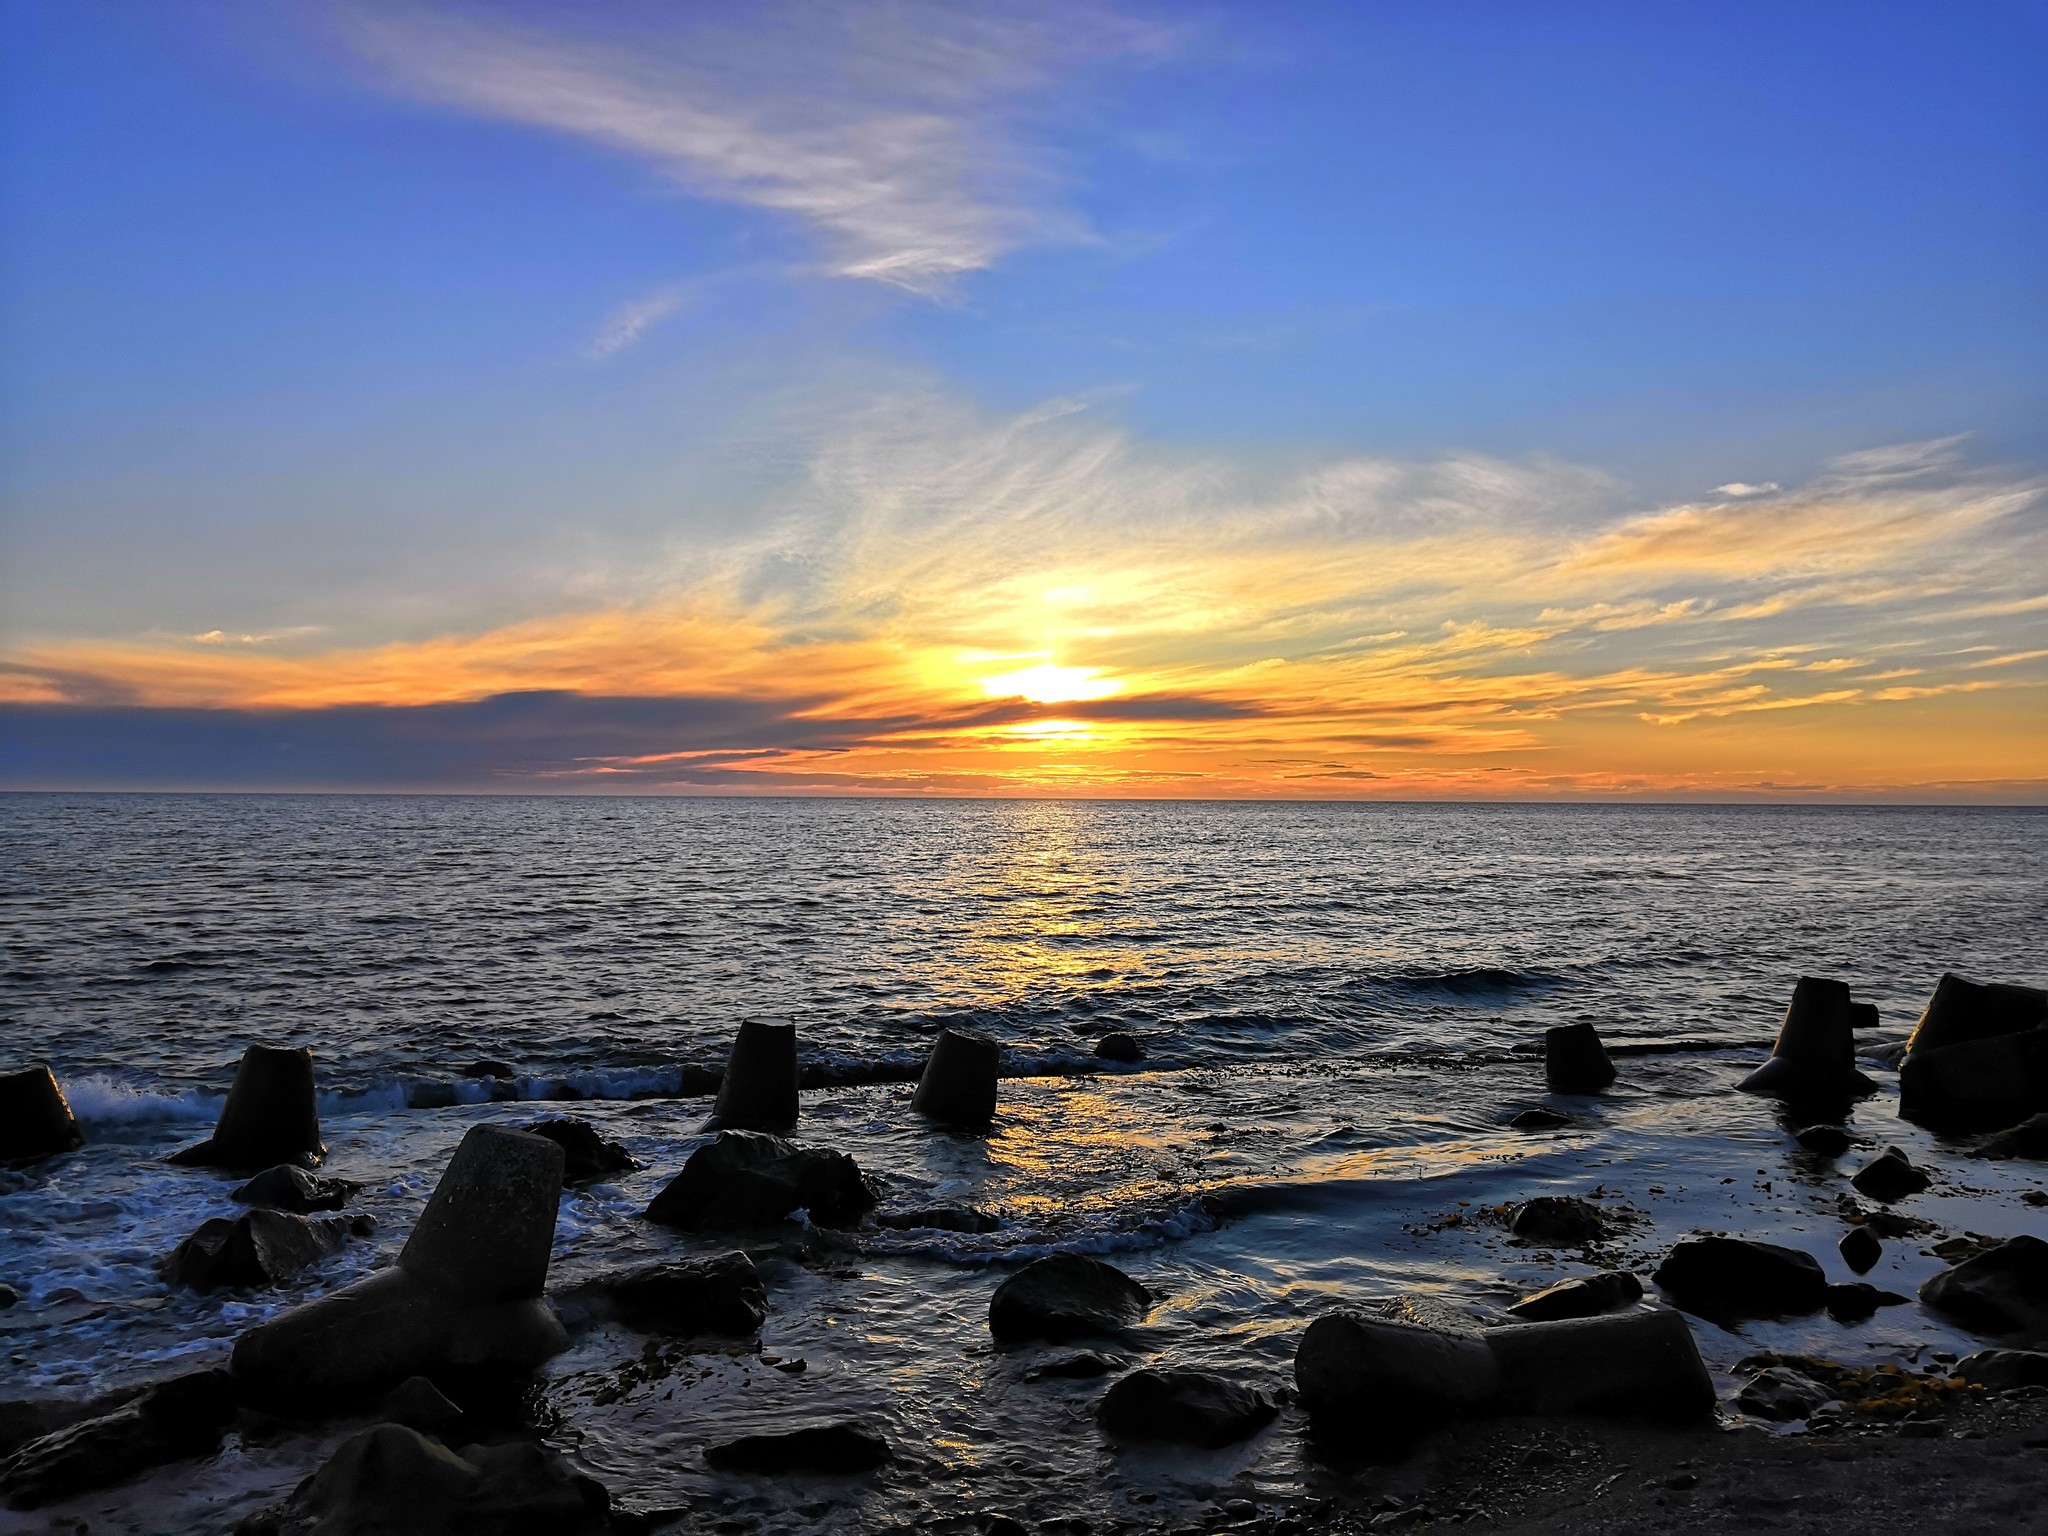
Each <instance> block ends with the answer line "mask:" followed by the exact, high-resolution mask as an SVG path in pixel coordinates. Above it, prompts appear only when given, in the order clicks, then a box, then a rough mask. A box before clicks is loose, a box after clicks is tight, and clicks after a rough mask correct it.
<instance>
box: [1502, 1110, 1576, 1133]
mask: <svg viewBox="0 0 2048 1536" xmlns="http://www.w3.org/2000/svg"><path fill="white" fill-rule="evenodd" d="M1571 1123H1572V1117H1571V1116H1570V1115H1566V1114H1560V1113H1559V1112H1558V1111H1556V1110H1554V1109H1525V1110H1523V1111H1522V1112H1521V1113H1520V1114H1518V1115H1516V1116H1515V1117H1514V1118H1513V1119H1511V1120H1509V1121H1508V1124H1509V1125H1510V1126H1512V1127H1513V1128H1514V1129H1516V1130H1518V1131H1554V1130H1556V1129H1558V1127H1560V1126H1565V1125H1570V1124H1571Z"/></svg>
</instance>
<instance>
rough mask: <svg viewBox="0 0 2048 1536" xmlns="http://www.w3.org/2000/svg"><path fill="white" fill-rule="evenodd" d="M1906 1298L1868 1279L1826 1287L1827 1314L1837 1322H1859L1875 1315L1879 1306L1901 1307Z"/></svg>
mask: <svg viewBox="0 0 2048 1536" xmlns="http://www.w3.org/2000/svg"><path fill="white" fill-rule="evenodd" d="M1907 1299H1908V1298H1906V1297H1904V1296H1901V1295H1900V1294H1899V1293H1898V1292H1897V1291H1881V1290H1879V1289H1878V1288H1877V1287H1876V1286H1874V1285H1871V1284H1870V1283H1869V1282H1868V1281H1864V1280H1856V1281H1852V1282H1850V1283H1849V1284H1847V1285H1831V1286H1829V1287H1828V1301H1827V1308H1828V1316H1829V1317H1832V1318H1833V1319H1834V1320H1835V1321H1836V1322H1838V1323H1860V1322H1862V1321H1863V1320H1864V1319H1865V1318H1869V1317H1875V1316H1876V1315H1877V1309H1878V1308H1879V1307H1901V1306H1904V1305H1905V1304H1906V1301H1907Z"/></svg>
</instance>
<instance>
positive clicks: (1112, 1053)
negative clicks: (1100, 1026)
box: [1094, 1030, 1145, 1065]
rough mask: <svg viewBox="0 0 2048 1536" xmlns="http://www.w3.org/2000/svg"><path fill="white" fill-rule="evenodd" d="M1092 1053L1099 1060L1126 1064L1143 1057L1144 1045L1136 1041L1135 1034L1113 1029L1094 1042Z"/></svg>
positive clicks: (1140, 1059) (1141, 1059)
mask: <svg viewBox="0 0 2048 1536" xmlns="http://www.w3.org/2000/svg"><path fill="white" fill-rule="evenodd" d="M1094 1054H1095V1056H1096V1059H1097V1060H1100V1061H1116V1062H1122V1063H1124V1064H1126V1065H1128V1064H1129V1063H1131V1062H1134V1061H1143V1060H1144V1059H1145V1047H1144V1046H1142V1045H1140V1044H1139V1043H1138V1040H1137V1037H1136V1036H1135V1035H1127V1034H1124V1033H1123V1032H1122V1031H1121V1030H1113V1031H1111V1032H1110V1033H1109V1034H1106V1035H1104V1036H1103V1037H1102V1038H1101V1039H1100V1040H1098V1041H1096V1042H1095V1052H1094Z"/></svg>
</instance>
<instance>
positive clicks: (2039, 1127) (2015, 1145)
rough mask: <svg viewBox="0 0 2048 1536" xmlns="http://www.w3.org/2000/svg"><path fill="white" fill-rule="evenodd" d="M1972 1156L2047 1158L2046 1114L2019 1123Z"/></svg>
mask: <svg viewBox="0 0 2048 1536" xmlns="http://www.w3.org/2000/svg"><path fill="white" fill-rule="evenodd" d="M1972 1155H1973V1156H1976V1157H1992V1158H2000V1159H2004V1158H2014V1157H2025V1158H2034V1159H2042V1158H2048V1113H2044V1114H2039V1115H2035V1116H2033V1117H2031V1118H2030V1119H2027V1120H2023V1121H2021V1122H2020V1123H2019V1124H2018V1125H2015V1126H2013V1127H2011V1128H2010V1129H2008V1130H2003V1131H2000V1132H1999V1133H1998V1134H1997V1135H1996V1136H1994V1137H1992V1138H1991V1139H1990V1140H1989V1141H1987V1142H1985V1143H1984V1145H1983V1146H1981V1147H1979V1148H1978V1149H1977V1150H1976V1152H1975V1153H1974V1154H1972Z"/></svg>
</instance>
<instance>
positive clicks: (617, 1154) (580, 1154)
mask: <svg viewBox="0 0 2048 1536" xmlns="http://www.w3.org/2000/svg"><path fill="white" fill-rule="evenodd" d="M520 1129H521V1130H523V1131H525V1132H526V1133H527V1134H528V1135H529V1136H545V1137H547V1139H548V1140H549V1141H552V1142H553V1143H554V1144H555V1145H556V1146H558V1147H560V1148H561V1149H562V1182H563V1183H564V1184H586V1183H588V1182H590V1181H591V1180H592V1179H601V1178H603V1177H604V1176H605V1175H606V1174H611V1173H626V1172H629V1171H630V1170H632V1169H634V1168H638V1167H639V1166H640V1164H639V1163H638V1162H636V1161H635V1160H634V1157H633V1154H632V1153H630V1152H628V1151H627V1150H626V1148H625V1146H624V1145H623V1144H622V1143H620V1142H616V1141H606V1140H605V1139H604V1137H603V1136H601V1135H599V1134H598V1130H597V1127H596V1126H594V1125H592V1124H591V1123H590V1122H589V1121H587V1120H577V1119H574V1118H572V1117H570V1116H566V1115H565V1116H561V1117H559V1118H557V1119H552V1120H536V1121H534V1122H533V1123H532V1124H531V1125H524V1126H521V1127H520Z"/></svg>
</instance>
